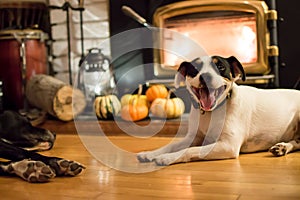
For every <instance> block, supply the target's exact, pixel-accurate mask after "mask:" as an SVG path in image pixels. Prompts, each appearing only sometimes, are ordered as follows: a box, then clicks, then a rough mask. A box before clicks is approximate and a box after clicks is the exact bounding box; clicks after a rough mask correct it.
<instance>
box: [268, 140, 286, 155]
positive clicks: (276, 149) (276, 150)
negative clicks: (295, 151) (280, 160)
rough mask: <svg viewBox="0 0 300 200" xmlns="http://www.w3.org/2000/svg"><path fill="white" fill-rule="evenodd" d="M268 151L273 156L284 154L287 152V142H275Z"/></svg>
mask: <svg viewBox="0 0 300 200" xmlns="http://www.w3.org/2000/svg"><path fill="white" fill-rule="evenodd" d="M269 151H270V152H271V153H272V154H273V155H274V156H284V155H286V154H287V152H288V147H287V143H284V142H281V143H277V144H275V145H274V146H272V147H271V148H270V149H269Z"/></svg>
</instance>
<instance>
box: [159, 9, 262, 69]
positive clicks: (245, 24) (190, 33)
mask: <svg viewBox="0 0 300 200" xmlns="http://www.w3.org/2000/svg"><path fill="white" fill-rule="evenodd" d="M256 21H257V20H256V16H255V14H254V13H245V12H234V11H219V12H201V13H196V14H190V15H188V16H186V15H181V16H177V17H171V18H168V19H166V21H165V22H164V26H165V27H164V28H168V29H170V30H174V31H177V32H180V33H182V34H184V35H186V36H187V37H190V38H192V39H193V40H194V41H195V42H197V43H198V44H199V45H200V46H201V47H203V48H204V50H205V51H206V52H207V53H208V55H220V56H224V57H229V56H231V55H234V56H236V57H237V58H238V59H239V60H240V61H241V62H242V63H244V64H246V63H247V64H248V63H255V62H257V37H256V35H257V34H256ZM170 33H171V32H170ZM168 40H172V36H171V35H163V40H162V41H164V42H168ZM163 57H164V64H165V65H167V66H173V67H175V66H178V65H179V64H180V63H181V62H182V60H181V59H180V58H179V57H177V56H176V55H174V54H171V53H168V52H166V51H165V52H164V53H163Z"/></svg>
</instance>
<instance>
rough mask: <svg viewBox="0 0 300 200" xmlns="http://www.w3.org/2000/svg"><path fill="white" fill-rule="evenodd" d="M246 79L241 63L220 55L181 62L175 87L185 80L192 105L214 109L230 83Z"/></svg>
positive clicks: (228, 88) (226, 91)
mask: <svg viewBox="0 0 300 200" xmlns="http://www.w3.org/2000/svg"><path fill="white" fill-rule="evenodd" d="M239 78H242V80H243V81H244V80H245V79H246V76H245V72H244V69H243V67H242V65H241V63H240V62H239V61H238V60H237V59H236V58H235V57H234V56H231V57H229V58H223V57H220V56H212V57H203V58H197V59H195V60H193V61H192V62H183V63H181V65H180V66H179V68H178V72H177V74H176V76H175V87H179V85H180V82H182V81H185V84H186V87H187V89H188V91H189V92H190V93H191V96H192V101H193V105H194V106H195V107H196V106H197V105H198V107H199V106H200V107H201V109H202V110H204V111H212V110H214V109H215V108H216V107H217V106H218V105H219V104H220V103H222V102H223V101H224V100H225V99H226V97H227V96H228V93H229V92H230V90H231V86H232V83H233V82H235V81H236V80H238V79H239Z"/></svg>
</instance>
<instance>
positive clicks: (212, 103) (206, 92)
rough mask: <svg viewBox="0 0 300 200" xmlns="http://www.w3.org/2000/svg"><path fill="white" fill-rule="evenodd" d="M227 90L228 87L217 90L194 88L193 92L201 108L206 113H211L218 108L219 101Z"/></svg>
mask: <svg viewBox="0 0 300 200" xmlns="http://www.w3.org/2000/svg"><path fill="white" fill-rule="evenodd" d="M225 89H226V85H222V86H221V87H219V88H217V89H215V88H207V87H202V88H197V87H193V86H192V91H193V93H194V94H195V95H196V96H197V98H198V100H199V102H200V104H201V108H202V109H203V110H204V111H211V110H213V109H214V108H215V107H216V106H217V105H216V103H217V100H218V99H219V98H220V97H221V95H222V94H223V93H224V91H225Z"/></svg>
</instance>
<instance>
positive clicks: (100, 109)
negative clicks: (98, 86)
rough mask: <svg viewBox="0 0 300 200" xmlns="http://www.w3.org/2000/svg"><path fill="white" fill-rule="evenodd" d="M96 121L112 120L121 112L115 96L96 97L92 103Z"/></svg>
mask: <svg viewBox="0 0 300 200" xmlns="http://www.w3.org/2000/svg"><path fill="white" fill-rule="evenodd" d="M94 109H95V112H96V116H97V117H98V119H113V118H114V116H116V115H117V114H119V112H120V110H121V103H120V101H119V99H118V97H117V96H116V95H113V94H112V95H105V96H98V97H96V98H95V101H94Z"/></svg>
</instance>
